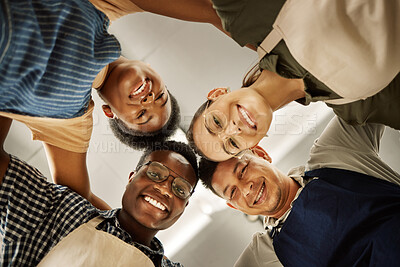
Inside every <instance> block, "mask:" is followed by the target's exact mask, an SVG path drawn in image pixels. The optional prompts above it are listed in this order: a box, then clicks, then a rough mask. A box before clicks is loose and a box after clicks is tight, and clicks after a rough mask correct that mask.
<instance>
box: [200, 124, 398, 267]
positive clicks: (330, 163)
mask: <svg viewBox="0 0 400 267" xmlns="http://www.w3.org/2000/svg"><path fill="white" fill-rule="evenodd" d="M383 132H384V126H383V125H381V124H366V125H364V126H351V125H349V124H347V123H345V122H344V121H343V120H342V119H340V118H338V117H335V118H333V119H332V121H331V122H330V123H329V124H328V126H327V127H326V129H325V130H324V132H323V133H322V135H321V136H320V137H319V138H318V139H317V140H316V141H315V143H314V145H313V147H312V148H311V152H310V158H309V160H308V162H307V165H306V167H299V168H294V169H292V170H291V171H290V172H289V174H288V175H285V174H284V173H283V172H281V171H280V170H279V169H277V168H276V167H275V166H273V165H272V164H270V159H269V157H268V155H267V154H266V153H265V152H263V150H262V149H261V148H257V149H256V150H253V153H251V152H247V153H246V154H244V155H243V156H241V157H240V158H239V157H236V158H231V159H229V160H227V161H223V162H217V163H216V162H211V161H209V160H206V159H202V160H201V161H200V166H199V176H200V179H201V180H202V182H203V184H204V185H205V186H206V187H207V188H209V189H211V191H213V192H214V193H215V194H216V195H218V196H219V197H221V198H223V199H225V200H226V202H227V204H228V206H230V207H232V208H235V209H238V210H240V211H242V212H244V213H246V214H249V215H262V216H265V227H266V231H265V232H261V233H256V234H255V235H254V236H253V240H252V242H251V243H250V244H249V246H248V247H247V248H246V249H245V250H244V251H243V253H242V255H241V256H240V257H239V259H238V260H237V262H236V264H235V266H237V267H239V266H246V267H253V266H282V265H283V266H398V264H399V262H400V253H399V252H400V228H399V225H400V174H398V173H397V172H395V171H394V170H393V169H391V168H390V167H389V166H388V165H387V164H385V163H384V162H383V161H382V159H381V158H380V157H379V155H378V152H379V143H380V139H381V137H382V135H383Z"/></svg>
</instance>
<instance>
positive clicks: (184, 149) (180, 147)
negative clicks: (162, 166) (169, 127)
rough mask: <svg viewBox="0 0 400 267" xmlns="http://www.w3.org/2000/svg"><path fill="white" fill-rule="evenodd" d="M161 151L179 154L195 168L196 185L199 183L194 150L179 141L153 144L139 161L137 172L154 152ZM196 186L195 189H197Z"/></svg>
mask: <svg viewBox="0 0 400 267" xmlns="http://www.w3.org/2000/svg"><path fill="white" fill-rule="evenodd" d="M160 150H167V151H173V152H176V153H178V154H181V155H182V156H183V157H184V158H185V159H186V160H187V161H188V162H189V163H190V165H191V166H192V167H193V170H194V173H195V174H196V185H197V181H198V179H199V176H198V171H199V170H198V166H197V158H196V155H195V153H194V152H193V150H192V149H191V148H190V146H189V145H187V144H185V143H182V142H177V141H163V142H155V143H151V144H150V145H149V146H148V147H147V148H146V150H145V151H144V152H143V154H142V156H141V157H140V159H139V162H138V164H137V165H136V171H138V170H139V168H140V167H141V165H143V164H145V163H146V162H145V161H146V159H147V157H148V156H149V155H150V154H151V153H153V152H154V151H160ZM196 185H195V186H194V187H196Z"/></svg>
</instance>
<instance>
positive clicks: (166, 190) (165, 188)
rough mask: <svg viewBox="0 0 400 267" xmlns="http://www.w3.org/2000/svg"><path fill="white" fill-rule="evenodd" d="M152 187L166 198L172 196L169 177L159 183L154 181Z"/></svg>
mask: <svg viewBox="0 0 400 267" xmlns="http://www.w3.org/2000/svg"><path fill="white" fill-rule="evenodd" d="M154 189H155V190H156V191H158V192H160V193H161V194H162V195H164V196H166V197H168V198H172V188H171V181H170V180H169V179H166V180H165V181H162V182H161V183H155V184H154Z"/></svg>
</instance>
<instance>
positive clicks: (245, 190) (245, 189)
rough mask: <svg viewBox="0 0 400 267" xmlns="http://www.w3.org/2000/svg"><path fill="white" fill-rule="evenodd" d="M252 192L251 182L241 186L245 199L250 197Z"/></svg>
mask: <svg viewBox="0 0 400 267" xmlns="http://www.w3.org/2000/svg"><path fill="white" fill-rule="evenodd" d="M252 190H253V182H247V183H245V184H243V190H242V194H243V196H244V197H245V198H246V197H247V196H249V195H250V193H251V191H252Z"/></svg>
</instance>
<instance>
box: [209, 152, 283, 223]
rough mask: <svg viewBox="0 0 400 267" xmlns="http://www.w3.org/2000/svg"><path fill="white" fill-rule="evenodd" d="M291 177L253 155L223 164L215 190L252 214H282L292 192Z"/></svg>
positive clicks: (231, 203) (214, 184) (219, 168)
mask: <svg viewBox="0 0 400 267" xmlns="http://www.w3.org/2000/svg"><path fill="white" fill-rule="evenodd" d="M290 179H291V178H290V177H288V176H286V175H284V174H283V173H282V172H280V171H279V170H278V169H276V168H275V167H274V166H273V165H271V164H270V163H269V162H268V161H266V160H263V159H261V158H259V157H257V156H255V155H252V154H251V153H246V154H245V155H244V156H243V157H242V158H241V159H239V158H232V159H230V160H227V161H224V162H221V163H219V164H218V167H217V168H216V170H215V173H214V175H213V178H212V187H213V188H214V190H215V191H216V193H217V194H218V195H219V196H220V197H222V198H223V199H225V200H226V201H227V203H228V204H230V205H232V206H233V207H235V208H237V209H239V210H240V211H242V212H244V213H246V214H249V215H264V216H273V217H274V215H276V214H280V213H281V212H282V209H283V208H284V206H285V204H286V201H287V199H288V196H289V192H290V187H289V184H290V182H291V181H290Z"/></svg>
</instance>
